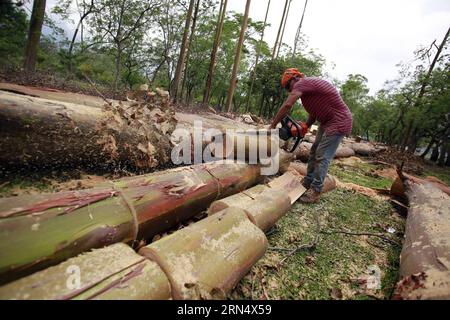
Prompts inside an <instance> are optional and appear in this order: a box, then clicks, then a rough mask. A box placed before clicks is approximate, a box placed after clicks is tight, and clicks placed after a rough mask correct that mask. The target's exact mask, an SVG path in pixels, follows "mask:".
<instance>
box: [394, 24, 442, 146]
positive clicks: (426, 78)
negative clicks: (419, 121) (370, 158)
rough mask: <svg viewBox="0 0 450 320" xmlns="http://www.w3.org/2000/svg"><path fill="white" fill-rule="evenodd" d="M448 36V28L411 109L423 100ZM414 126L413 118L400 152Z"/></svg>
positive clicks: (406, 144)
mask: <svg viewBox="0 0 450 320" xmlns="http://www.w3.org/2000/svg"><path fill="white" fill-rule="evenodd" d="M449 36H450V28H449V29H448V30H447V33H446V34H445V36H444V40H442V43H441V44H440V45H439V47H438V48H437V52H436V54H435V56H434V59H433V61H432V62H431V64H430V67H429V69H428V72H427V74H426V75H425V77H424V79H423V81H422V83H421V86H420V90H419V94H418V95H417V98H416V100H415V102H414V104H413V106H412V107H413V109H415V108H417V107H419V106H420V105H421V103H422V99H423V97H424V95H425V93H426V89H427V86H428V84H429V82H430V78H431V75H432V73H433V70H434V68H435V66H436V64H437V62H438V60H439V57H440V55H441V53H442V51H443V50H444V47H445V45H446V44H447V40H448V39H449ZM414 124H415V122H414V117H413V118H412V119H411V120H410V121H409V123H408V126H407V129H406V134H405V136H404V140H403V144H402V146H401V149H402V150H405V149H406V147H407V146H408V143H409V142H410V139H411V133H412V131H413V127H414ZM408 151H412V152H414V150H408Z"/></svg>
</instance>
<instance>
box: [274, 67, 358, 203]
mask: <svg viewBox="0 0 450 320" xmlns="http://www.w3.org/2000/svg"><path fill="white" fill-rule="evenodd" d="M281 85H282V87H283V88H285V89H287V90H288V91H289V96H288V98H287V99H286V101H285V102H284V103H283V105H282V106H281V108H280V110H279V111H278V114H277V115H276V117H275V119H274V120H273V122H272V124H271V125H270V129H275V128H276V127H277V125H278V123H279V122H280V121H281V120H283V118H284V117H286V115H287V114H288V113H289V112H290V111H291V109H292V106H293V105H294V104H295V103H296V102H297V100H298V99H301V101H302V104H303V106H304V108H305V110H306V111H307V112H308V114H309V118H308V120H307V122H306V124H302V131H303V132H304V133H306V132H307V131H308V128H310V127H311V126H312V125H313V124H314V123H315V122H316V121H318V122H319V123H320V126H319V130H318V132H317V136H316V140H315V142H314V144H313V146H312V147H311V153H310V156H309V161H308V171H307V175H306V176H305V178H303V181H302V183H303V186H304V187H305V188H306V189H308V190H307V191H306V192H305V194H304V195H303V196H302V197H301V198H300V201H301V202H303V203H317V202H319V199H320V194H321V192H322V188H323V184H324V181H325V178H326V176H327V172H328V167H329V165H330V163H331V160H332V159H333V158H334V155H335V154H336V150H337V148H338V146H339V144H340V143H341V141H342V139H343V138H344V136H346V135H349V134H350V133H351V131H352V114H351V112H350V109H349V108H348V107H347V105H346V104H345V102H344V101H343V100H342V98H341V96H340V94H339V92H338V91H337V90H336V88H335V87H334V86H333V85H331V84H330V83H329V82H328V81H325V80H322V79H319V78H306V77H305V75H304V74H303V73H301V72H300V71H299V70H297V69H295V68H291V69H287V70H286V71H285V72H284V74H283V77H282V79H281Z"/></svg>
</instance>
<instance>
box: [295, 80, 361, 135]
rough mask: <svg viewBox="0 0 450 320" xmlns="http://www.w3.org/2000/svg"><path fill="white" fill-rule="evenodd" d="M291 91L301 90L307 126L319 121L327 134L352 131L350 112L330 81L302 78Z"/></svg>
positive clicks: (347, 133) (345, 133) (344, 133)
mask: <svg viewBox="0 0 450 320" xmlns="http://www.w3.org/2000/svg"><path fill="white" fill-rule="evenodd" d="M292 91H294V92H295V91H297V92H298V91H300V92H302V97H301V100H302V104H303V107H305V110H306V111H307V112H308V113H309V119H308V121H307V124H308V126H311V125H312V124H314V122H316V121H319V123H320V125H321V127H322V129H323V130H324V132H325V133H326V134H327V135H335V134H341V135H349V134H350V133H351V132H352V123H353V119H352V113H351V112H350V109H349V108H348V106H347V105H346V104H345V102H344V100H343V99H342V97H341V95H340V94H339V92H338V91H337V90H336V88H335V87H334V86H333V85H332V84H331V83H329V82H328V81H326V80H323V79H319V78H303V79H300V80H299V81H297V82H296V83H295V84H294V87H293V90H292Z"/></svg>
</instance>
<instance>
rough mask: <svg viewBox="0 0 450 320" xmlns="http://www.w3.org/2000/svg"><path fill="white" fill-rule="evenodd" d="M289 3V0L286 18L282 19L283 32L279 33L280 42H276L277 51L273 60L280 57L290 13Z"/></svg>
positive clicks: (290, 0)
mask: <svg viewBox="0 0 450 320" xmlns="http://www.w3.org/2000/svg"><path fill="white" fill-rule="evenodd" d="M291 2H292V0H289V4H288V8H287V11H286V17H285V18H284V23H283V31H282V32H281V37H280V41H279V42H278V49H277V54H276V56H275V58H278V56H279V55H280V50H281V45H282V44H283V38H284V31H285V30H286V23H287V20H288V18H289V11H291Z"/></svg>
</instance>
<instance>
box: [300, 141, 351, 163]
mask: <svg viewBox="0 0 450 320" xmlns="http://www.w3.org/2000/svg"><path fill="white" fill-rule="evenodd" d="M312 145H313V143H310V142H303V143H301V144H300V146H299V147H298V148H297V150H296V151H295V156H296V158H297V159H299V160H301V161H303V162H307V161H308V159H309V154H310V152H311V148H312ZM355 154H356V153H355V150H353V149H352V148H351V147H349V146H342V145H341V146H339V147H338V149H337V150H336V154H335V155H334V158H336V159H338V158H350V157H353V156H355Z"/></svg>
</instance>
